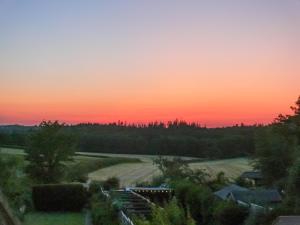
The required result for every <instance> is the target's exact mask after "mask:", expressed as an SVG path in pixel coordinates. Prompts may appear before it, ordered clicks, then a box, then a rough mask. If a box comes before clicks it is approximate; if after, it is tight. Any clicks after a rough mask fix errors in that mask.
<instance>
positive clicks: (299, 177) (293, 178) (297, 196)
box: [285, 158, 300, 214]
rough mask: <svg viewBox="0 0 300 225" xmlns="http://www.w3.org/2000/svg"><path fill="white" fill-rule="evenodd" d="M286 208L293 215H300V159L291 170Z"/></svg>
mask: <svg viewBox="0 0 300 225" xmlns="http://www.w3.org/2000/svg"><path fill="white" fill-rule="evenodd" d="M285 206H286V207H287V208H288V209H290V211H291V213H293V214H299V213H300V158H299V159H298V160H297V161H296V162H295V163H294V165H293V166H292V167H291V168H290V173H289V178H288V186H287V198H286V201H285Z"/></svg>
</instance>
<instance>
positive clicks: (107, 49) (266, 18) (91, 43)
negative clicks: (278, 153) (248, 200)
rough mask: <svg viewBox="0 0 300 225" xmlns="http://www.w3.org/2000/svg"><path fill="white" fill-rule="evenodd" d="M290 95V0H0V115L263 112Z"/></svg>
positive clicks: (143, 118) (225, 119)
mask: <svg viewBox="0 0 300 225" xmlns="http://www.w3.org/2000/svg"><path fill="white" fill-rule="evenodd" d="M298 95H300V1H299V0H206V1H204V0H202V1H201V0H194V1H192V0H184V1H182V0H178V1H177V0H164V1H163V0H149V1H146V0H145V1H144V0H119V1H117V0H109V1H100V0H0V124H16V123H18V124H26V125H30V124H37V123H39V122H40V121H41V120H43V119H47V120H55V119H57V120H60V121H64V122H67V123H79V122H112V121H118V120H122V121H127V122H137V123H140V122H149V121H154V120H159V121H167V120H172V119H176V118H178V119H184V120H187V121H195V122H199V123H201V124H203V125H206V126H209V127H215V126H227V125H233V124H237V123H241V122H243V123H245V124H254V123H269V122H271V121H272V120H273V119H274V117H276V116H277V114H279V113H289V112H290V110H289V106H290V105H293V103H294V102H295V101H296V99H297V97H298Z"/></svg>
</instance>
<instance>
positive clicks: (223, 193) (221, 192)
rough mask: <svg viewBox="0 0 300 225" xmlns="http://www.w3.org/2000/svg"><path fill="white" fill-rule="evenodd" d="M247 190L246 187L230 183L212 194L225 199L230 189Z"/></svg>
mask: <svg viewBox="0 0 300 225" xmlns="http://www.w3.org/2000/svg"><path fill="white" fill-rule="evenodd" d="M248 190H249V189H248V188H244V187H241V186H238V185H236V184H232V185H229V186H226V187H224V188H222V189H221V190H219V191H216V192H215V193H214V194H215V195H216V196H218V197H219V198H221V199H223V200H225V199H226V198H227V196H228V194H229V193H231V192H232V191H248Z"/></svg>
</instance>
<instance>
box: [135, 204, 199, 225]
mask: <svg viewBox="0 0 300 225" xmlns="http://www.w3.org/2000/svg"><path fill="white" fill-rule="evenodd" d="M134 222H135V224H136V225H195V221H194V220H193V218H192V217H191V216H190V214H188V215H187V216H186V213H185V211H184V210H183V209H182V208H181V207H179V205H178V202H177V200H176V198H173V199H172V200H171V201H170V202H169V203H168V204H166V205H165V207H164V208H160V207H157V206H155V207H153V208H152V215H151V218H150V219H149V220H148V221H146V220H145V219H143V218H135V219H134Z"/></svg>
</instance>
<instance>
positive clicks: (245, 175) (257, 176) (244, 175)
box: [241, 171, 263, 179]
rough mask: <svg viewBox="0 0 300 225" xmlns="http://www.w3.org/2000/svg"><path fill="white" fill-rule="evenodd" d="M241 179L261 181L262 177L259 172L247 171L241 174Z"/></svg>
mask: <svg viewBox="0 0 300 225" xmlns="http://www.w3.org/2000/svg"><path fill="white" fill-rule="evenodd" d="M241 178H248V179H263V175H262V173H261V172H260V171H247V172H244V173H242V175H241Z"/></svg>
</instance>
